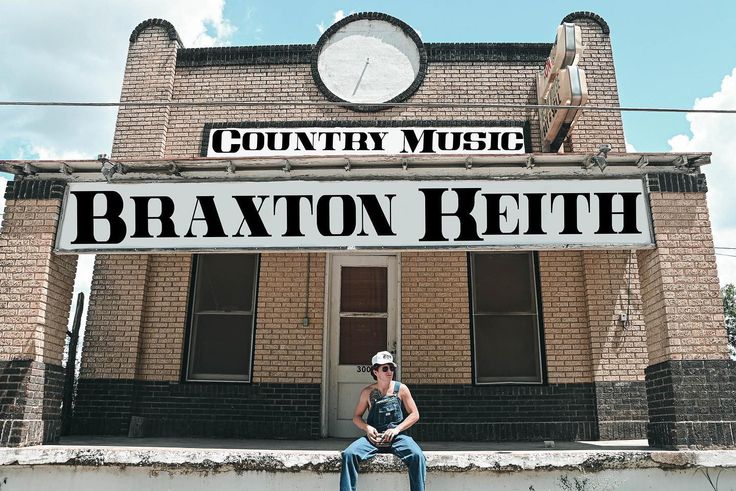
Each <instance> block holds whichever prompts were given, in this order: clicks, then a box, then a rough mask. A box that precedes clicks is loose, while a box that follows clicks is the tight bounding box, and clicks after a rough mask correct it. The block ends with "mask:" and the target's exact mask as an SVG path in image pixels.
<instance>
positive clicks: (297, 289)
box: [253, 253, 326, 384]
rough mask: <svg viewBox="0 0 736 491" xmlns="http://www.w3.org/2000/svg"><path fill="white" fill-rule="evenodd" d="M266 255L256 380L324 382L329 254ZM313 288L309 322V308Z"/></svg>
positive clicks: (262, 266) (260, 281)
mask: <svg viewBox="0 0 736 491" xmlns="http://www.w3.org/2000/svg"><path fill="white" fill-rule="evenodd" d="M309 256H310V257H311V265H310V267H309V269H310V273H309V282H308V283H307V254H296V253H294V254H291V253H290V254H261V257H260V272H259V275H258V307H257V311H256V339H255V353H254V362H253V382H256V383H266V382H269V383H280V384H297V383H298V384H319V383H320V382H321V381H322V333H323V330H324V316H325V313H324V306H325V259H326V255H325V254H319V253H310V254H309ZM307 287H308V288H309V325H308V326H304V325H303V323H302V320H303V319H304V311H305V309H304V307H305V301H306V298H307Z"/></svg>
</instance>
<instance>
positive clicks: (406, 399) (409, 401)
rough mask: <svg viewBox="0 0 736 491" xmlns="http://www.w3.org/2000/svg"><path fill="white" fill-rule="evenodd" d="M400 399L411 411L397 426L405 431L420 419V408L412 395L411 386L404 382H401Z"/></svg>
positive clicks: (408, 410) (407, 409)
mask: <svg viewBox="0 0 736 491" xmlns="http://www.w3.org/2000/svg"><path fill="white" fill-rule="evenodd" d="M399 399H401V402H403V403H404V408H405V409H406V411H407V412H408V413H409V414H407V415H406V418H404V421H402V422H401V424H400V425H398V426H397V427H396V429H397V430H399V431H404V430H408V429H409V428H411V427H412V425H413V424H414V423H416V422H417V421H419V409H418V408H417V403H416V402H414V397H412V395H411V391H410V390H409V387H407V386H406V385H404V384H401V388H400V389H399Z"/></svg>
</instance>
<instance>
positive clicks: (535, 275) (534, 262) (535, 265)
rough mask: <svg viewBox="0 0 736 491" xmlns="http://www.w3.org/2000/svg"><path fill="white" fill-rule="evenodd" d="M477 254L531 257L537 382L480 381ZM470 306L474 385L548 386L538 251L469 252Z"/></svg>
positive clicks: (511, 379)
mask: <svg viewBox="0 0 736 491" xmlns="http://www.w3.org/2000/svg"><path fill="white" fill-rule="evenodd" d="M476 254H525V255H528V257H529V262H530V266H531V271H530V278H529V279H530V280H531V281H532V285H531V288H530V290H531V291H532V293H533V295H534V307H535V309H536V314H528V315H534V316H535V317H536V322H535V326H536V336H537V347H538V350H537V355H538V357H539V359H538V366H539V371H538V375H537V379H536V380H514V379H513V378H512V377H509V378H506V379H504V380H491V381H479V379H478V364H477V363H476V358H477V353H476V348H477V346H478V345H477V343H476V340H475V332H476V329H475V317H476V313H475V304H476V302H475V288H474V285H475V281H474V274H475V271H474V261H473V256H474V255H476ZM467 262H468V305H469V309H468V310H469V314H470V358H471V366H472V372H473V385H545V384H547V366H546V350H545V346H544V316H543V312H542V290H541V281H540V276H539V256H538V254H537V252H536V251H477V252H468V255H467ZM494 314H497V315H504V312H494V313H486V314H480V315H494Z"/></svg>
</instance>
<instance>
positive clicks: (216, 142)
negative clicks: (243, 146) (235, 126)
mask: <svg viewBox="0 0 736 491" xmlns="http://www.w3.org/2000/svg"><path fill="white" fill-rule="evenodd" d="M224 133H230V138H231V141H230V142H229V143H230V146H229V147H228V149H227V150H225V149H223V148H222V135H223V134H224ZM238 138H240V133H239V132H238V130H215V131H214V132H213V133H212V150H214V151H215V152H217V153H235V152H237V151H238V150H240V143H235V142H233V141H232V139H238Z"/></svg>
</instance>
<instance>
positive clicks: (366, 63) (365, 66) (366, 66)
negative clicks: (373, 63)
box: [352, 58, 371, 95]
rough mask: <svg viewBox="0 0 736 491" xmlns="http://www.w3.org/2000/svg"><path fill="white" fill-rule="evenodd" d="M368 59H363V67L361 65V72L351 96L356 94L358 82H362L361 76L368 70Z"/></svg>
mask: <svg viewBox="0 0 736 491" xmlns="http://www.w3.org/2000/svg"><path fill="white" fill-rule="evenodd" d="M370 60H371V59H370V58H366V59H365V65H363V71H362V72H360V77H358V82H357V83H356V84H355V89H353V94H352V95H355V93H356V92H358V86H359V85H360V81H361V80H363V75H364V74H365V69H366V68H368V62H369V61H370Z"/></svg>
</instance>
